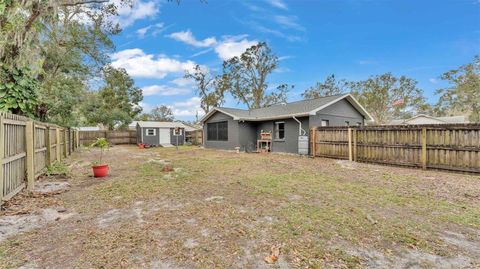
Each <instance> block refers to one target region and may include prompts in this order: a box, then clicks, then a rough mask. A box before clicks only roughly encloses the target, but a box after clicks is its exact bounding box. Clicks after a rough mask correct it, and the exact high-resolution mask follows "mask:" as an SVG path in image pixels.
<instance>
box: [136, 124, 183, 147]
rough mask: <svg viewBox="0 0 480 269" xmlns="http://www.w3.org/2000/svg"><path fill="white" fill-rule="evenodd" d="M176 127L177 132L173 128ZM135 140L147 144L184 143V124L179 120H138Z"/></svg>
mask: <svg viewBox="0 0 480 269" xmlns="http://www.w3.org/2000/svg"><path fill="white" fill-rule="evenodd" d="M177 128H178V131H179V132H178V133H175V130H176V129H177ZM137 141H138V143H142V144H145V145H149V146H164V147H168V146H172V145H177V142H178V145H183V144H184V143H185V125H183V123H181V122H166V121H138V122H137Z"/></svg>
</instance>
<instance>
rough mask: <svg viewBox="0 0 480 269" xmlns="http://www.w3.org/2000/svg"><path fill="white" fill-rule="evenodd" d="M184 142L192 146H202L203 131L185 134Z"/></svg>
mask: <svg viewBox="0 0 480 269" xmlns="http://www.w3.org/2000/svg"><path fill="white" fill-rule="evenodd" d="M185 141H186V142H190V143H192V145H203V130H196V131H188V132H185Z"/></svg>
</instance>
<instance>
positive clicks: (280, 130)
mask: <svg viewBox="0 0 480 269" xmlns="http://www.w3.org/2000/svg"><path fill="white" fill-rule="evenodd" d="M275 139H276V140H284V139H285V122H284V121H278V122H275Z"/></svg>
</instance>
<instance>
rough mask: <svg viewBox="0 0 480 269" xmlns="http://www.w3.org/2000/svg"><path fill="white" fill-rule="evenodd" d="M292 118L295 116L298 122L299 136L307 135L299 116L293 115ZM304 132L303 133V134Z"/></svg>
mask: <svg viewBox="0 0 480 269" xmlns="http://www.w3.org/2000/svg"><path fill="white" fill-rule="evenodd" d="M292 118H293V119H294V120H295V121H296V122H298V135H299V136H302V135H306V134H307V132H306V131H305V130H303V129H302V123H301V122H300V121H299V120H298V119H297V118H295V116H292ZM302 132H303V134H302Z"/></svg>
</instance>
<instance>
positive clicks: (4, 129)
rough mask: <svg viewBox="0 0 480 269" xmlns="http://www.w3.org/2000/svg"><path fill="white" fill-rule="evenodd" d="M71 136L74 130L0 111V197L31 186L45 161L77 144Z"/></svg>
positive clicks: (74, 148) (60, 156) (57, 156)
mask: <svg viewBox="0 0 480 269" xmlns="http://www.w3.org/2000/svg"><path fill="white" fill-rule="evenodd" d="M71 137H72V138H74V137H78V132H77V131H74V130H71V129H69V128H63V127H60V126H57V125H53V124H48V123H44V122H38V121H33V120H31V119H29V118H26V117H22V116H18V115H13V114H8V113H0V160H1V164H0V200H1V201H3V200H8V199H10V198H11V197H12V196H14V195H15V194H17V193H18V192H20V191H21V190H22V189H23V188H25V187H27V188H28V189H33V187H34V183H35V179H36V178H37V177H39V176H40V175H41V174H42V173H43V172H44V171H45V169H46V167H47V166H48V165H50V164H51V163H52V162H54V161H55V160H58V161H60V160H62V159H63V158H65V157H67V155H69V154H71V152H73V151H75V150H76V149H77V148H78V146H79V143H76V141H75V140H71V139H70V138H71ZM67 146H68V147H69V148H67ZM62 147H63V150H62Z"/></svg>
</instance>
